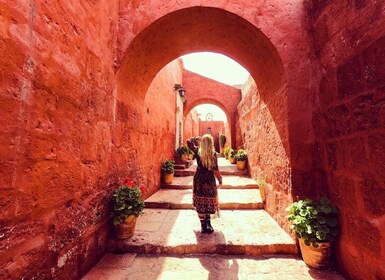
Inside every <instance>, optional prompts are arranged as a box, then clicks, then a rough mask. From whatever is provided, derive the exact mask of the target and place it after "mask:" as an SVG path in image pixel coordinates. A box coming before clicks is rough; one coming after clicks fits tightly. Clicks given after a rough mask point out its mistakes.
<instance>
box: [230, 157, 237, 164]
mask: <svg viewBox="0 0 385 280" xmlns="http://www.w3.org/2000/svg"><path fill="white" fill-rule="evenodd" d="M229 162H230V163H231V164H235V163H236V162H237V161H236V160H235V157H231V158H229Z"/></svg>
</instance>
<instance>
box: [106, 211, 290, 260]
mask: <svg viewBox="0 0 385 280" xmlns="http://www.w3.org/2000/svg"><path fill="white" fill-rule="evenodd" d="M220 216H221V217H220V218H219V219H212V225H213V227H214V229H215V231H214V233H213V234H201V233H200V222H199V219H198V216H197V214H196V212H195V211H194V210H167V209H146V210H145V213H144V215H143V216H141V217H139V218H138V221H137V228H136V230H135V235H134V237H132V238H131V239H128V240H114V239H112V240H109V241H108V245H107V246H108V250H109V251H111V252H120V253H124V252H130V253H141V254H149V253H153V254H192V253H201V254H239V255H244V254H247V255H261V254H273V253H284V254H295V253H297V247H296V245H295V241H294V240H292V239H291V237H290V236H289V235H288V234H287V233H286V232H285V231H283V230H282V229H281V228H280V227H279V226H278V224H277V223H276V222H275V220H274V219H273V218H271V217H270V215H269V214H267V213H266V212H265V211H264V210H237V211H235V210H234V211H232V210H223V211H221V213H220ZM153 217H159V218H160V220H161V221H162V222H159V223H157V225H156V226H153V225H152V224H153V223H154V218H153Z"/></svg>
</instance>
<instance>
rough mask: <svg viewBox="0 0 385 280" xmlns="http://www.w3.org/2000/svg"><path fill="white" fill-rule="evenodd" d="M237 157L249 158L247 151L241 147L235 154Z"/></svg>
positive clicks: (239, 159)
mask: <svg viewBox="0 0 385 280" xmlns="http://www.w3.org/2000/svg"><path fill="white" fill-rule="evenodd" d="M235 159H236V160H237V161H243V160H247V153H246V151H245V150H244V149H239V150H238V151H237V153H236V154H235Z"/></svg>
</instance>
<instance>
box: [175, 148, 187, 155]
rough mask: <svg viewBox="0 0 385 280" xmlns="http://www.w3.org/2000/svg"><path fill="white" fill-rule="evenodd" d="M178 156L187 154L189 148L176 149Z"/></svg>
mask: <svg viewBox="0 0 385 280" xmlns="http://www.w3.org/2000/svg"><path fill="white" fill-rule="evenodd" d="M176 152H177V154H178V155H184V154H188V153H189V148H188V147H187V146H180V147H178V148H177V149H176Z"/></svg>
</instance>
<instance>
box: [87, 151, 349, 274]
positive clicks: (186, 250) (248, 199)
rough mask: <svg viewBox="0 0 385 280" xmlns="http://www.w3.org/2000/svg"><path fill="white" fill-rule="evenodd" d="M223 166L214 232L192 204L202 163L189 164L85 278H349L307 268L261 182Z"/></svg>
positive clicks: (153, 198)
mask: <svg viewBox="0 0 385 280" xmlns="http://www.w3.org/2000/svg"><path fill="white" fill-rule="evenodd" d="M219 165H220V170H221V171H222V176H223V185H222V186H221V187H220V189H219V193H218V196H219V202H220V208H221V211H220V212H221V213H220V216H221V217H220V218H219V219H213V220H212V225H213V227H214V229H215V231H214V233H212V234H201V233H200V222H199V220H198V217H197V214H196V212H195V211H194V210H193V209H192V205H191V202H192V180H193V177H192V174H193V172H194V171H195V168H196V166H194V165H193V166H186V167H185V168H184V169H180V170H176V173H177V175H178V176H179V177H174V181H173V183H172V184H171V185H162V189H161V190H159V191H158V192H157V193H155V194H154V195H153V196H151V197H149V198H148V199H147V200H146V209H145V212H144V215H143V216H141V217H139V218H138V221H137V225H136V230H135V235H134V237H132V238H131V239H128V240H115V239H110V240H108V242H107V251H109V252H110V253H107V254H106V255H105V256H104V257H103V258H102V260H101V261H100V262H99V263H98V264H97V265H96V266H95V267H94V268H93V269H92V270H91V271H90V272H89V273H88V274H87V275H85V277H84V278H83V279H85V280H99V279H100V280H101V279H103V280H106V279H111V280H112V279H113V280H119V279H122V280H123V279H144V280H152V279H158V280H169V279H186V280H187V279H194V280H195V279H196V280H200V279H202V280H203V279H234V280H235V279H245V280H251V279H274V280H276V279H278V280H279V279H282V280H283V279H285V280H287V279H296V280H298V279H299V280H301V279H307V280H310V279H328V280H333V279H335V280H341V279H343V277H341V276H340V275H338V274H336V273H335V272H334V271H331V270H315V269H311V268H308V267H307V266H306V265H305V263H304V262H303V261H302V260H301V259H300V258H299V257H298V255H297V247H296V244H295V241H294V240H292V239H291V238H290V236H289V235H288V234H287V233H286V232H284V231H283V230H282V229H281V228H280V227H279V226H278V224H277V223H276V222H275V221H274V220H273V219H272V218H271V217H270V216H269V214H267V212H265V211H264V210H263V203H262V200H261V197H260V193H259V190H258V186H257V184H256V182H255V181H254V180H252V179H250V178H248V177H247V176H245V174H246V173H245V172H243V171H242V172H240V171H238V170H237V168H236V166H235V165H230V164H229V163H228V161H226V160H225V159H223V158H219ZM184 174H185V175H184Z"/></svg>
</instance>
